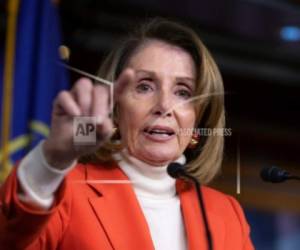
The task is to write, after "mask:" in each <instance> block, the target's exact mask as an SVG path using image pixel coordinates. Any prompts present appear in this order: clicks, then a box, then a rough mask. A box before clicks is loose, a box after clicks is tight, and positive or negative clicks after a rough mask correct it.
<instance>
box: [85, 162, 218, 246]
mask: <svg viewBox="0 0 300 250" xmlns="http://www.w3.org/2000/svg"><path fill="white" fill-rule="evenodd" d="M86 179H87V180H89V181H90V180H92V182H87V183H88V185H89V186H90V187H91V188H92V189H94V191H95V192H97V193H98V194H99V196H98V197H96V198H90V199H89V202H90V204H91V206H92V208H93V211H94V212H95V214H96V217H97V219H98V220H99V222H100V224H101V225H102V227H103V229H104V231H105V233H106V234H107V236H108V238H109V240H110V242H111V245H112V248H113V249H116V250H122V249H124V250H125V249H145V250H154V245H153V242H152V239H151V235H150V230H149V228H148V224H147V222H146V219H145V217H144V214H143V211H142V209H141V207H140V205H139V202H138V200H137V198H136V195H135V193H134V190H133V188H132V185H131V183H130V181H129V179H128V177H127V176H126V175H125V173H124V172H123V171H122V170H121V169H120V168H119V167H118V165H117V164H113V165H111V166H105V167H102V166H95V165H88V166H87V167H86ZM95 180H101V181H100V182H95ZM176 190H177V193H178V195H179V198H180V203H181V208H182V213H183V219H184V224H185V231H186V235H187V242H188V249H189V250H199V249H206V248H205V247H207V245H206V236H205V229H204V226H203V225H204V223H203V219H202V216H201V210H200V208H199V204H198V199H197V196H196V192H195V191H194V189H193V188H192V186H191V185H189V184H187V183H185V182H184V181H181V180H178V181H177V183H176ZM207 214H208V217H209V223H210V225H211V226H213V225H215V226H214V227H213V228H212V227H211V231H212V232H215V230H216V231H217V232H216V233H218V232H221V234H219V236H218V239H217V238H215V237H214V235H213V239H214V242H216V241H218V240H220V241H221V242H224V234H222V232H224V230H223V229H224V228H223V227H224V224H223V220H221V221H220V218H217V217H215V215H214V214H213V213H209V212H208V213H207ZM216 227H217V228H216ZM221 242H220V243H221ZM215 249H217V248H215Z"/></svg>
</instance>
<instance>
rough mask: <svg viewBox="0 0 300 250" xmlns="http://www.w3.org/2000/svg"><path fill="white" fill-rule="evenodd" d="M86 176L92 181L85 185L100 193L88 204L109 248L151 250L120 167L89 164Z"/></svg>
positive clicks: (147, 229) (139, 208)
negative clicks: (107, 241) (108, 241)
mask: <svg viewBox="0 0 300 250" xmlns="http://www.w3.org/2000/svg"><path fill="white" fill-rule="evenodd" d="M99 168H100V169H99ZM86 176H87V180H89V181H91V180H92V181H93V182H90V183H89V184H88V185H89V186H90V187H92V188H93V189H94V190H95V191H97V192H99V194H101V196H99V197H97V198H90V199H89V202H90V204H91V206H92V208H93V211H94V212H95V214H96V217H97V219H98V220H99V222H100V224H101V225H102V227H103V229H104V231H105V232H106V234H107V237H108V238H109V240H110V243H111V245H112V248H113V249H116V250H122V249H123V250H125V249H126V250H127V249H145V250H153V249H154V247H153V243H152V239H151V236H150V230H149V228H148V225H147V222H146V219H145V217H144V215H143V212H142V209H141V207H140V206H139V203H138V201H137V198H136V196H135V194H134V191H133V188H132V186H131V184H130V183H129V180H128V178H127V176H126V175H125V174H124V173H123V172H122V171H121V170H120V168H119V167H117V166H112V167H107V168H105V167H101V166H93V165H89V166H88V167H87V175H86ZM95 180H99V181H100V182H94V181H95ZM101 181H102V182H101ZM103 181H104V182H103ZM110 181H112V183H109V182H110Z"/></svg>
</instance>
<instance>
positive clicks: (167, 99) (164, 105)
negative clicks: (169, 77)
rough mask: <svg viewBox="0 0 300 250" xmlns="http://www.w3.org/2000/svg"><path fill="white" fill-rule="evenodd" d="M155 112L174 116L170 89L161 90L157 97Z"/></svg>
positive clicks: (158, 114)
mask: <svg viewBox="0 0 300 250" xmlns="http://www.w3.org/2000/svg"><path fill="white" fill-rule="evenodd" d="M153 114H154V115H156V116H167V117H170V116H172V114H173V110H172V95H171V92H170V91H168V90H160V91H159V94H158V95H157V98H156V103H155V106H154V107H153Z"/></svg>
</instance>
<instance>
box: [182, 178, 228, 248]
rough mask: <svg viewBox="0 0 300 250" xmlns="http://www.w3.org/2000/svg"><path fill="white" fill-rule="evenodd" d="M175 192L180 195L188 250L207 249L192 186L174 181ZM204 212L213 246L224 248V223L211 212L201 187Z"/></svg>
mask: <svg viewBox="0 0 300 250" xmlns="http://www.w3.org/2000/svg"><path fill="white" fill-rule="evenodd" d="M176 188H177V193H178V194H179V197H180V203H181V208H182V213H183V219H184V224H185V229H186V234H187V241H188V249H189V250H202V249H203V250H206V249H208V245H207V239H206V234H205V227H204V221H203V218H202V213H201V209H200V205H199V201H198V197H197V193H196V191H195V189H194V187H193V186H192V185H191V184H189V183H186V182H184V181H182V180H178V181H177V183H176ZM202 192H203V197H204V202H205V208H206V213H207V217H208V223H209V228H210V231H211V234H212V239H213V248H214V249H215V250H216V249H224V240H225V224H224V220H223V218H221V217H219V216H217V215H216V214H215V213H213V212H211V206H210V205H211V204H209V203H210V202H209V200H208V198H209V197H208V196H206V195H205V193H206V192H205V187H204V188H203V187H202Z"/></svg>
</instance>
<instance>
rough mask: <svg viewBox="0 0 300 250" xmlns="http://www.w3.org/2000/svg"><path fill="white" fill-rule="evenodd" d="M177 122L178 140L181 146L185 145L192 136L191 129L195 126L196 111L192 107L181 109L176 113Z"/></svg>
mask: <svg viewBox="0 0 300 250" xmlns="http://www.w3.org/2000/svg"><path fill="white" fill-rule="evenodd" d="M177 117H178V123H179V129H180V130H179V132H180V133H179V140H180V142H179V143H180V144H181V146H182V147H184V146H186V145H187V144H188V143H189V142H190V140H191V137H192V131H193V129H194V127H195V122H196V113H195V110H194V108H186V109H185V110H181V112H180V113H178V115H177Z"/></svg>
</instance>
